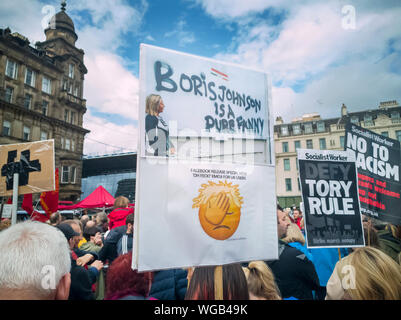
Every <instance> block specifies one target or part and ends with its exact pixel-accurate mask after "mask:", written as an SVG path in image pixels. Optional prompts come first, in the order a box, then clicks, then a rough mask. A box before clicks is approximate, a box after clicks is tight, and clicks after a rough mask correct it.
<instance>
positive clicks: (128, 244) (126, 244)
mask: <svg viewBox="0 0 401 320" xmlns="http://www.w3.org/2000/svg"><path fill="white" fill-rule="evenodd" d="M125 225H126V227H127V231H126V232H125V234H124V235H123V236H122V237H121V238H120V239H119V240H118V242H117V254H118V255H119V256H120V255H122V254H126V253H128V252H129V251H132V244H133V240H134V214H133V213H131V214H129V215H128V216H127V218H126V219H125Z"/></svg>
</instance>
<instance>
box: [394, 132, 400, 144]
mask: <svg viewBox="0 0 401 320" xmlns="http://www.w3.org/2000/svg"><path fill="white" fill-rule="evenodd" d="M395 137H396V139H397V140H398V141H399V142H401V130H397V131H396V132H395Z"/></svg>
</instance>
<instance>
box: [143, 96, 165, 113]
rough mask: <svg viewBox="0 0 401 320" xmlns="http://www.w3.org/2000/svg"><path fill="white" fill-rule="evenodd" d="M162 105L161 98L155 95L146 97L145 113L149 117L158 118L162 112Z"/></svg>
mask: <svg viewBox="0 0 401 320" xmlns="http://www.w3.org/2000/svg"><path fill="white" fill-rule="evenodd" d="M163 110H164V103H163V100H162V97H161V96H159V95H157V94H150V95H148V96H147V97H146V108H145V112H146V113H147V114H150V115H151V116H158V115H159V113H161V112H163Z"/></svg>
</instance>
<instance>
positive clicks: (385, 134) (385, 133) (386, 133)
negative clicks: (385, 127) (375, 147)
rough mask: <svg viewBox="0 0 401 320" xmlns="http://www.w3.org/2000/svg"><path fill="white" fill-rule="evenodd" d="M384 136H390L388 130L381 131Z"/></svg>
mask: <svg viewBox="0 0 401 320" xmlns="http://www.w3.org/2000/svg"><path fill="white" fill-rule="evenodd" d="M380 134H381V135H382V136H385V137H387V138H388V131H383V132H382V133H380Z"/></svg>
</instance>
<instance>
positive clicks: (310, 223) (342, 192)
mask: <svg viewBox="0 0 401 320" xmlns="http://www.w3.org/2000/svg"><path fill="white" fill-rule="evenodd" d="M297 152H298V162H299V175H300V180H301V188H302V198H303V203H304V209H305V230H306V240H307V247H308V248H318V247H326V248H328V247H336V248H340V247H361V246H364V243H365V242H364V234H363V227H362V218H361V213H360V208H359V198H358V180H357V173H356V166H355V158H354V156H353V154H352V153H347V152H345V151H328V150H325V151H322V150H308V149H298V151H297Z"/></svg>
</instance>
